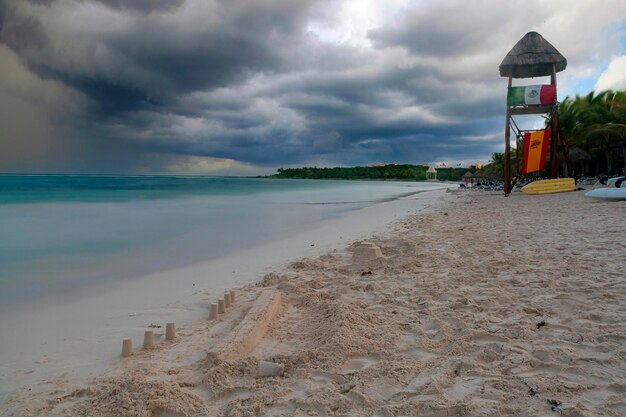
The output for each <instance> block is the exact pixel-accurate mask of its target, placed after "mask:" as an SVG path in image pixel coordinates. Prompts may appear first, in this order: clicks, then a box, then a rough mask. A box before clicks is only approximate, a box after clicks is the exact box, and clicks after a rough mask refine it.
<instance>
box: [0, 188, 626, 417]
mask: <svg viewBox="0 0 626 417" xmlns="http://www.w3.org/2000/svg"><path fill="white" fill-rule="evenodd" d="M445 198H446V200H447V201H446V203H445V204H444V205H438V206H435V207H432V208H430V209H429V210H427V211H426V212H424V213H419V214H414V215H410V216H409V217H405V218H403V219H400V220H395V221H394V222H392V223H389V226H388V228H387V230H386V231H384V232H380V233H378V234H376V235H373V236H370V237H365V238H363V239H359V240H357V241H354V242H348V243H349V244H348V245H347V246H345V247H343V248H342V249H338V250H330V248H328V249H327V251H326V252H324V249H325V247H324V246H323V245H322V247H320V245H318V246H316V248H315V249H316V250H318V251H320V252H319V253H321V255H320V254H319V253H318V254H315V256H309V257H306V258H302V259H300V260H298V261H295V262H292V263H290V264H288V265H286V266H284V267H281V268H278V269H276V270H274V271H269V272H268V273H266V274H265V275H264V276H263V275H261V276H260V277H259V278H262V279H261V280H260V281H258V282H256V283H252V284H248V285H246V286H244V287H242V288H236V289H235V290H236V302H235V304H234V305H233V306H232V307H231V308H229V309H228V310H227V311H226V313H225V314H221V315H219V317H218V318H217V319H216V320H208V319H203V320H196V321H191V322H187V323H181V325H180V326H179V327H178V336H177V338H176V340H174V341H165V340H164V332H165V325H164V324H165V323H163V324H162V327H160V328H158V327H157V328H154V329H153V330H154V332H155V335H156V347H155V348H154V349H152V350H141V345H138V346H137V345H135V351H134V354H133V355H132V356H131V357H129V358H119V359H116V360H115V361H114V363H113V364H112V366H111V367H110V368H109V369H108V370H106V371H103V372H102V373H101V374H100V375H99V376H97V377H94V378H89V379H87V380H81V379H77V378H69V377H63V376H61V377H55V378H51V379H48V380H46V381H44V383H40V384H33V385H29V386H25V387H23V388H21V389H19V390H17V391H16V392H14V393H13V394H12V395H11V396H10V397H9V398H8V399H7V401H6V403H5V404H4V405H3V406H2V407H1V408H0V411H1V412H0V415H2V416H5V415H6V416H196V415H197V416H205V415H211V416H213V415H215V416H250V415H268V416H311V415H320V416H343V415H346V416H437V417H439V416H551V415H563V416H570V417H582V416H585V417H591V416H623V415H626V401H625V400H624V398H625V397H626V350H625V348H624V346H625V341H626V320H625V319H626V305H625V303H624V301H625V300H626V260H625V258H624V254H625V253H626V203H625V202H597V201H593V200H590V199H586V198H585V197H584V195H583V193H582V192H573V193H565V194H556V195H545V196H529V195H523V194H513V195H511V196H510V197H508V198H505V197H504V196H503V195H502V194H489V193H482V192H449V193H447V194H446V197H445ZM378 248H380V253H378ZM303 254H304V253H303ZM218 296H219V294H215V293H212V294H206V296H205V297H204V299H203V304H202V306H203V308H204V309H206V310H205V312H206V315H207V316H208V311H209V308H208V307H209V304H210V303H216V302H217V299H218ZM159 325H161V323H159ZM140 337H142V334H141V333H139V334H138V335H137V338H136V339H135V340H140V339H139V338H140ZM119 347H120V348H121V340H119ZM259 360H266V361H270V362H276V363H278V364H280V365H282V368H283V370H284V372H283V373H282V375H280V376H269V377H262V376H260V375H259V374H258V372H259V371H258V367H259Z"/></svg>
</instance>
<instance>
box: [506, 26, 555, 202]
mask: <svg viewBox="0 0 626 417" xmlns="http://www.w3.org/2000/svg"><path fill="white" fill-rule="evenodd" d="M566 66H567V59H565V57H563V55H561V53H560V52H559V51H557V49H556V48H555V47H554V46H552V45H551V44H550V42H548V41H546V40H545V39H544V38H543V36H541V35H540V34H538V33H537V32H528V33H527V34H526V35H524V37H523V38H522V39H520V40H519V41H518V42H517V43H516V44H515V46H514V47H513V49H511V50H510V51H509V53H508V54H507V55H506V56H505V57H504V59H503V60H502V63H501V64H500V76H501V77H508V78H509V85H508V87H509V89H510V87H512V81H513V78H534V77H546V76H550V84H551V85H553V86H554V87H555V88H556V73H557V72H560V71H563V70H564V69H565V67H566ZM508 91H509V90H507V93H508ZM529 114H550V115H552V116H551V136H550V178H556V177H557V176H558V161H557V155H558V152H557V147H558V145H557V143H558V135H559V133H558V132H559V130H558V120H559V112H558V101H557V100H555V101H554V103H552V104H549V105H542V104H536V105H535V104H532V105H521V106H510V105H509V100H508V94H507V104H506V127H505V132H504V140H505V143H504V145H505V147H504V193H505V194H509V193H510V192H511V116H513V115H529ZM517 149H518V152H519V145H518V146H517ZM518 160H519V158H518Z"/></svg>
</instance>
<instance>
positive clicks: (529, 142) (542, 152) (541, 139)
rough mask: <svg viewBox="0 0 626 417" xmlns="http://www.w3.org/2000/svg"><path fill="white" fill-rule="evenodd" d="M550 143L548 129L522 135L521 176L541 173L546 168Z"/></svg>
mask: <svg viewBox="0 0 626 417" xmlns="http://www.w3.org/2000/svg"><path fill="white" fill-rule="evenodd" d="M548 142H550V129H546V130H538V131H536V132H525V133H524V159H523V160H522V174H528V173H529V172H535V171H543V169H544V168H545V167H546V156H547V155H548Z"/></svg>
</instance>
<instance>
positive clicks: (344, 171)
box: [273, 165, 428, 181]
mask: <svg viewBox="0 0 626 417" xmlns="http://www.w3.org/2000/svg"><path fill="white" fill-rule="evenodd" d="M427 169H428V168H426V167H423V166H421V165H386V166H376V167H345V168H343V167H335V168H318V167H305V168H285V169H283V168H279V169H278V173H277V174H275V175H273V177H276V178H302V179H345V180H407V181H424V180H426V170H427Z"/></svg>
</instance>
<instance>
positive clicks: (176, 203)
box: [0, 175, 441, 312]
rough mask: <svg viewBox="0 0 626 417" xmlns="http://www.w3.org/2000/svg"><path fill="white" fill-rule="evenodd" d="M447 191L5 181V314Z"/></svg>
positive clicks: (399, 186)
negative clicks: (27, 304) (364, 210)
mask: <svg viewBox="0 0 626 417" xmlns="http://www.w3.org/2000/svg"><path fill="white" fill-rule="evenodd" d="M440 187H441V186H440V185H436V184H427V183H410V182H366V181H314V180H279V179H262V178H224V177H196V176H193V177H192V176H85V175H0V266H1V267H0V288H2V291H0V312H2V310H3V309H6V308H8V307H10V306H13V305H15V304H17V303H23V302H26V301H33V300H36V299H38V298H40V297H50V296H55V295H58V294H65V293H68V292H73V291H80V290H81V289H84V288H88V287H89V286H92V285H96V284H98V283H102V282H111V281H114V280H123V279H132V277H134V276H139V275H145V274H147V273H150V272H155V271H160V270H166V269H171V268H176V267H179V266H183V265H187V264H190V263H193V262H199V261H203V260H207V259H212V258H217V257H220V256H223V255H225V254H227V253H231V252H234V251H237V250H241V249H246V248H249V247H253V246H255V245H260V244H263V243H266V242H269V241H273V240H277V239H281V238H284V237H287V236H290V235H292V234H295V233H299V232H303V231H306V230H309V229H312V228H315V227H316V225H319V224H320V223H321V222H323V221H325V220H327V219H330V218H333V217H336V216H338V215H341V214H342V213H345V212H346V211H350V210H358V209H361V208H364V207H367V206H368V205H372V204H378V203H381V202H384V201H388V200H392V199H396V198H399V197H402V196H407V195H410V194H413V193H417V192H420V191H424V190H428V189H432V188H440Z"/></svg>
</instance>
